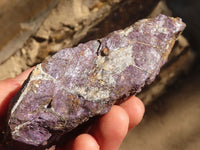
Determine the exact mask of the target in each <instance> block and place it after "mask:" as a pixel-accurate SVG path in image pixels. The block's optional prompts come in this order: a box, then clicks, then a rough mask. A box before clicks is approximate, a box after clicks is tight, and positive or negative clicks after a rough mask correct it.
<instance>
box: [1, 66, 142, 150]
mask: <svg viewBox="0 0 200 150" xmlns="http://www.w3.org/2000/svg"><path fill="white" fill-rule="evenodd" d="M32 69H33V68H31V69H28V70H27V71H25V72H23V73H22V74H20V75H18V76H17V77H16V78H12V79H6V80H3V81H0V128H2V125H3V123H4V121H5V116H6V113H7V110H8V105H9V103H10V100H11V98H12V97H13V96H14V95H15V94H16V92H17V91H18V90H19V89H20V87H21V85H22V83H23V82H24V80H25V79H26V78H27V77H28V75H29V73H30V72H31V71H32ZM143 114H144V105H143V103H142V101H141V100H140V99H138V98H137V97H135V96H131V97H130V98H128V99H127V100H126V101H124V102H123V103H122V104H120V105H119V106H117V105H114V106H113V107H112V108H111V110H110V111H109V112H108V113H107V114H105V115H104V116H102V117H100V118H99V120H97V121H96V122H95V123H94V124H93V126H92V127H91V128H90V129H89V131H88V132H87V133H84V134H80V135H79V136H77V137H76V138H75V139H71V140H70V141H68V143H66V145H65V146H63V147H61V148H58V149H57V150H117V149H118V148H119V146H120V144H121V143H122V141H123V139H124V138H125V136H126V134H127V132H128V131H129V130H130V129H132V128H133V127H135V126H136V125H137V124H138V123H139V122H140V121H141V120H142V117H143Z"/></svg>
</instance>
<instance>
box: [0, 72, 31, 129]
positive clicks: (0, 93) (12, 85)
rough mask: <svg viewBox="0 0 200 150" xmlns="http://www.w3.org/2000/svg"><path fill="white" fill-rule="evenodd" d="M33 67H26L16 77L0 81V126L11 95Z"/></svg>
mask: <svg viewBox="0 0 200 150" xmlns="http://www.w3.org/2000/svg"><path fill="white" fill-rule="evenodd" d="M32 69H33V68H30V69H28V70H27V71H25V72H23V73H22V74H20V75H18V76H17V77H16V78H10V79H6V80H3V81H0V126H1V125H2V122H3V120H4V117H5V114H6V112H7V110H8V106H9V103H10V100H11V99H12V97H13V96H14V95H15V94H16V93H17V91H18V90H19V89H20V87H21V85H22V83H23V82H24V80H25V79H26V78H27V77H28V75H29V74H30V72H31V71H32Z"/></svg>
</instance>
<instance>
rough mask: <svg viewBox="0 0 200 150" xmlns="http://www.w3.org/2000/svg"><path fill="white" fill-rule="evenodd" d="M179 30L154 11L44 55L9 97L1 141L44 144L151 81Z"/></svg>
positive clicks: (35, 146)
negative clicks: (96, 37)
mask: <svg viewBox="0 0 200 150" xmlns="http://www.w3.org/2000/svg"><path fill="white" fill-rule="evenodd" d="M184 28H185V24H184V23H183V22H182V21H181V19H180V18H171V17H167V16H164V15H159V16H157V17H156V18H153V19H143V20H140V21H138V22H136V23H135V24H134V25H132V26H130V27H128V28H126V29H124V30H119V31H115V32H113V33H111V34H109V35H108V36H107V37H105V38H102V39H99V40H93V41H89V42H87V43H85V44H79V45H78V46H77V47H74V48H67V49H63V50H61V51H59V52H58V53H56V54H55V55H53V56H52V57H51V58H48V59H46V60H45V61H44V62H43V63H41V64H39V65H37V66H36V68H35V69H34V70H33V71H32V73H31V75H30V76H29V78H28V79H27V80H26V81H25V83H24V84H23V87H22V88H21V90H20V92H19V93H18V94H17V95H16V96H15V97H14V99H13V100H12V103H11V108H10V112H9V118H8V131H7V137H6V138H7V144H8V145H10V146H14V147H15V149H17V146H19V145H20V144H22V143H23V144H25V145H30V146H33V149H40V148H45V147H49V146H51V145H52V144H53V143H55V141H58V140H59V139H60V137H61V136H62V135H63V134H66V133H68V132H70V131H71V130H73V129H74V128H76V127H77V126H79V125H80V124H82V123H83V122H86V121H88V119H89V118H91V117H94V116H97V115H103V114H105V113H107V112H108V111H109V110H110V108H111V106H112V105H113V104H115V103H119V102H121V101H122V100H124V99H126V98H127V97H128V96H130V95H132V94H135V93H137V92H140V90H141V88H142V87H143V86H144V85H145V83H151V82H152V81H153V80H154V79H155V77H156V75H157V74H158V72H159V70H160V67H161V66H162V65H163V64H164V63H165V62H166V60H167V57H168V55H169V53H170V51H171V49H172V46H173V44H174V42H175V40H176V38H177V37H178V35H179V34H180V32H182V31H183V30H184ZM16 145H17V146H16ZM19 147H20V146H19ZM30 149H31V148H30Z"/></svg>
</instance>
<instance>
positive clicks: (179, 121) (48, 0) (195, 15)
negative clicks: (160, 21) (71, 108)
mask: <svg viewBox="0 0 200 150" xmlns="http://www.w3.org/2000/svg"><path fill="white" fill-rule="evenodd" d="M160 13H162V14H166V15H168V16H174V17H181V18H182V19H183V21H184V22H185V23H186V24H187V28H186V30H185V31H184V32H183V36H181V37H180V38H179V39H178V40H177V42H176V43H175V46H174V48H173V51H172V53H171V55H170V56H169V61H168V63H167V64H166V65H165V66H164V67H163V68H162V69H161V72H160V74H159V76H158V77H157V78H156V80H155V82H154V83H153V84H151V85H150V86H146V87H145V88H144V89H143V90H142V92H141V93H140V94H138V95H137V96H138V97H140V98H141V99H142V100H143V102H144V104H145V106H146V113H145V116H144V119H143V121H142V122H141V124H140V125H138V126H137V127H136V128H134V129H132V130H131V131H130V132H129V133H128V135H127V137H126V139H125V140H124V142H123V143H122V145H121V147H120V150H132V149H134V150H147V149H148V150H151V149H154V150H169V149H170V150H198V149H200V117H199V116H200V59H199V54H200V38H199V35H200V17H199V14H200V1H199V0H190V1H188V0H44V1H40V0H34V1H33V0H26V1H21V0H12V1H9V0H1V1H0V31H1V32H0V80H3V79H6V78H10V77H15V76H16V75H17V74H19V73H21V72H22V71H24V70H26V69H28V68H30V67H32V66H34V65H36V64H38V63H40V62H42V61H43V60H44V59H45V58H46V57H48V56H51V55H53V54H54V53H56V52H57V51H58V50H60V49H63V48H66V47H72V46H75V45H77V44H78V43H80V42H86V41H88V40H91V39H97V38H101V37H103V36H105V35H107V34H108V33H109V32H112V31H114V30H117V29H121V28H125V27H127V26H129V25H131V24H133V23H134V22H135V21H137V20H138V19H142V18H148V17H155V16H157V15H158V14H160ZM110 142H112V141H110Z"/></svg>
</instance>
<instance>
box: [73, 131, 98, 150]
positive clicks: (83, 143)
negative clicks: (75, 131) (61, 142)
mask: <svg viewBox="0 0 200 150" xmlns="http://www.w3.org/2000/svg"><path fill="white" fill-rule="evenodd" d="M99 149H100V147H99V145H98V143H97V141H96V139H95V138H94V137H93V136H91V135H89V134H81V135H79V136H78V137H77V138H76V139H75V140H74V143H73V150H99Z"/></svg>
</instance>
